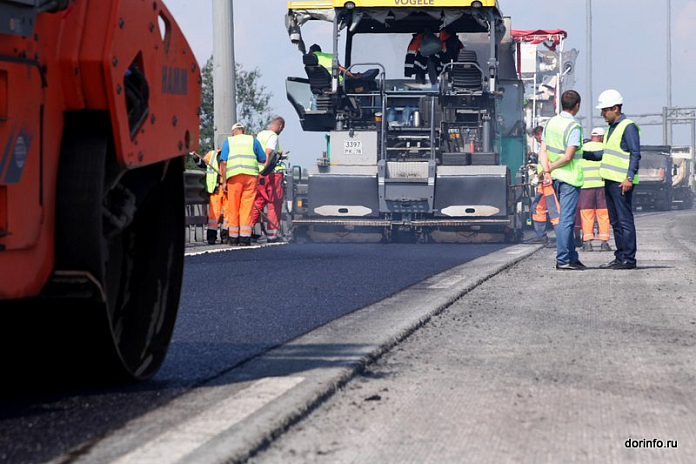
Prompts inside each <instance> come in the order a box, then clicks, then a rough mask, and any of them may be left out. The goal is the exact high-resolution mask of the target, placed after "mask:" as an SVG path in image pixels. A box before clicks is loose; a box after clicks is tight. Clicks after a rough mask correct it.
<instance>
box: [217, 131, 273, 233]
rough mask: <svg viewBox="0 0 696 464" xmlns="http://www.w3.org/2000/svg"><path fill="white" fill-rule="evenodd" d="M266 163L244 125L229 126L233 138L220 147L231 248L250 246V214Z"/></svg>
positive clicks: (264, 154) (264, 156) (259, 147)
mask: <svg viewBox="0 0 696 464" xmlns="http://www.w3.org/2000/svg"><path fill="white" fill-rule="evenodd" d="M265 162H266V152H265V151H264V150H263V148H261V144H260V143H259V141H258V140H256V139H255V138H254V137H253V136H251V135H246V134H245V133H244V125H243V124H241V123H236V124H235V125H233V126H232V137H228V138H227V140H225V142H224V143H223V144H222V150H221V153H220V172H221V173H222V174H223V175H224V176H225V183H224V184H222V185H223V191H224V192H225V193H226V194H227V210H226V211H225V219H224V225H225V227H226V228H227V230H228V231H229V232H228V233H229V239H228V243H229V244H230V245H233V246H235V245H242V246H248V245H251V232H252V228H253V224H254V223H253V222H251V211H252V209H253V207H254V200H255V199H256V182H257V178H258V175H259V163H265Z"/></svg>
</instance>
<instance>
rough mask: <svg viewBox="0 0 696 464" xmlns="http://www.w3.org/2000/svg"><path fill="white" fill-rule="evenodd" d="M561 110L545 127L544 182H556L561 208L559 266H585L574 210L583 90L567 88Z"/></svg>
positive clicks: (541, 154) (541, 156) (579, 184)
mask: <svg viewBox="0 0 696 464" xmlns="http://www.w3.org/2000/svg"><path fill="white" fill-rule="evenodd" d="M561 107H562V108H563V111H561V113H560V114H558V115H556V116H554V117H552V118H551V119H549V121H548V123H547V124H546V128H545V129H544V134H543V139H542V142H541V149H540V150H539V161H540V162H541V165H542V167H543V169H544V180H543V182H544V183H545V184H546V185H548V184H549V183H553V187H554V190H556V196H557V197H558V201H559V203H560V207H561V211H560V217H559V220H558V226H557V227H556V269H558V270H572V271H575V270H583V269H585V265H584V264H582V263H581V262H580V259H579V257H578V252H577V250H576V249H575V241H574V240H573V226H574V224H575V212H576V210H577V207H578V198H579V197H580V187H582V183H583V170H582V126H581V125H580V123H578V121H577V120H576V119H575V115H576V114H577V113H578V111H580V94H578V93H577V92H576V91H575V90H566V91H565V92H563V95H561Z"/></svg>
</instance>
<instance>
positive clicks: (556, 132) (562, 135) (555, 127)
mask: <svg viewBox="0 0 696 464" xmlns="http://www.w3.org/2000/svg"><path fill="white" fill-rule="evenodd" d="M576 127H577V128H579V129H580V140H582V126H580V124H579V123H578V122H577V121H575V120H574V119H570V118H566V117H563V116H560V115H557V116H554V117H553V118H551V119H549V122H548V123H547V124H546V129H544V139H545V141H546V152H547V153H548V156H549V162H551V163H553V162H555V161H556V160H558V159H559V158H561V157H562V156H563V155H564V154H565V152H566V146H567V145H568V139H569V138H570V133H571V132H572V131H573V129H575V128H576ZM551 178H552V179H556V180H560V181H561V182H565V183H567V184H570V185H573V186H575V187H582V182H583V172H582V147H578V149H577V150H576V151H575V155H574V156H573V159H571V160H570V161H569V162H568V163H567V164H564V165H563V166H560V167H557V168H555V169H554V170H553V171H551Z"/></svg>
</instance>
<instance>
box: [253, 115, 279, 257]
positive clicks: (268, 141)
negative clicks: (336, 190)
mask: <svg viewBox="0 0 696 464" xmlns="http://www.w3.org/2000/svg"><path fill="white" fill-rule="evenodd" d="M284 128H285V119H283V118H282V117H281V116H276V117H275V118H273V120H272V121H271V124H270V125H269V126H268V129H266V130H262V131H261V132H259V133H258V134H257V135H256V140H258V141H259V142H260V143H261V147H262V148H263V149H264V150H265V151H266V158H269V157H270V156H271V154H272V153H273V152H274V151H280V142H279V141H278V136H279V135H280V133H281V132H283V129H284ZM284 168H285V166H284V165H283V164H282V163H278V165H277V166H276V167H275V169H274V170H273V172H271V173H270V174H268V175H266V176H259V182H258V186H257V190H258V192H257V194H256V201H255V202H254V209H253V211H252V212H251V223H252V224H256V223H257V222H258V220H259V216H261V213H262V212H263V208H264V207H265V206H266V205H268V208H267V211H266V237H267V238H268V241H269V242H271V243H272V242H275V241H276V240H278V228H279V226H280V218H281V211H282V209H283V170H284ZM259 169H261V170H262V169H263V164H261V165H259Z"/></svg>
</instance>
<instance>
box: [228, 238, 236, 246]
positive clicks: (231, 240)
mask: <svg viewBox="0 0 696 464" xmlns="http://www.w3.org/2000/svg"><path fill="white" fill-rule="evenodd" d="M227 243H228V244H229V245H232V246H237V245H239V237H227Z"/></svg>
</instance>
